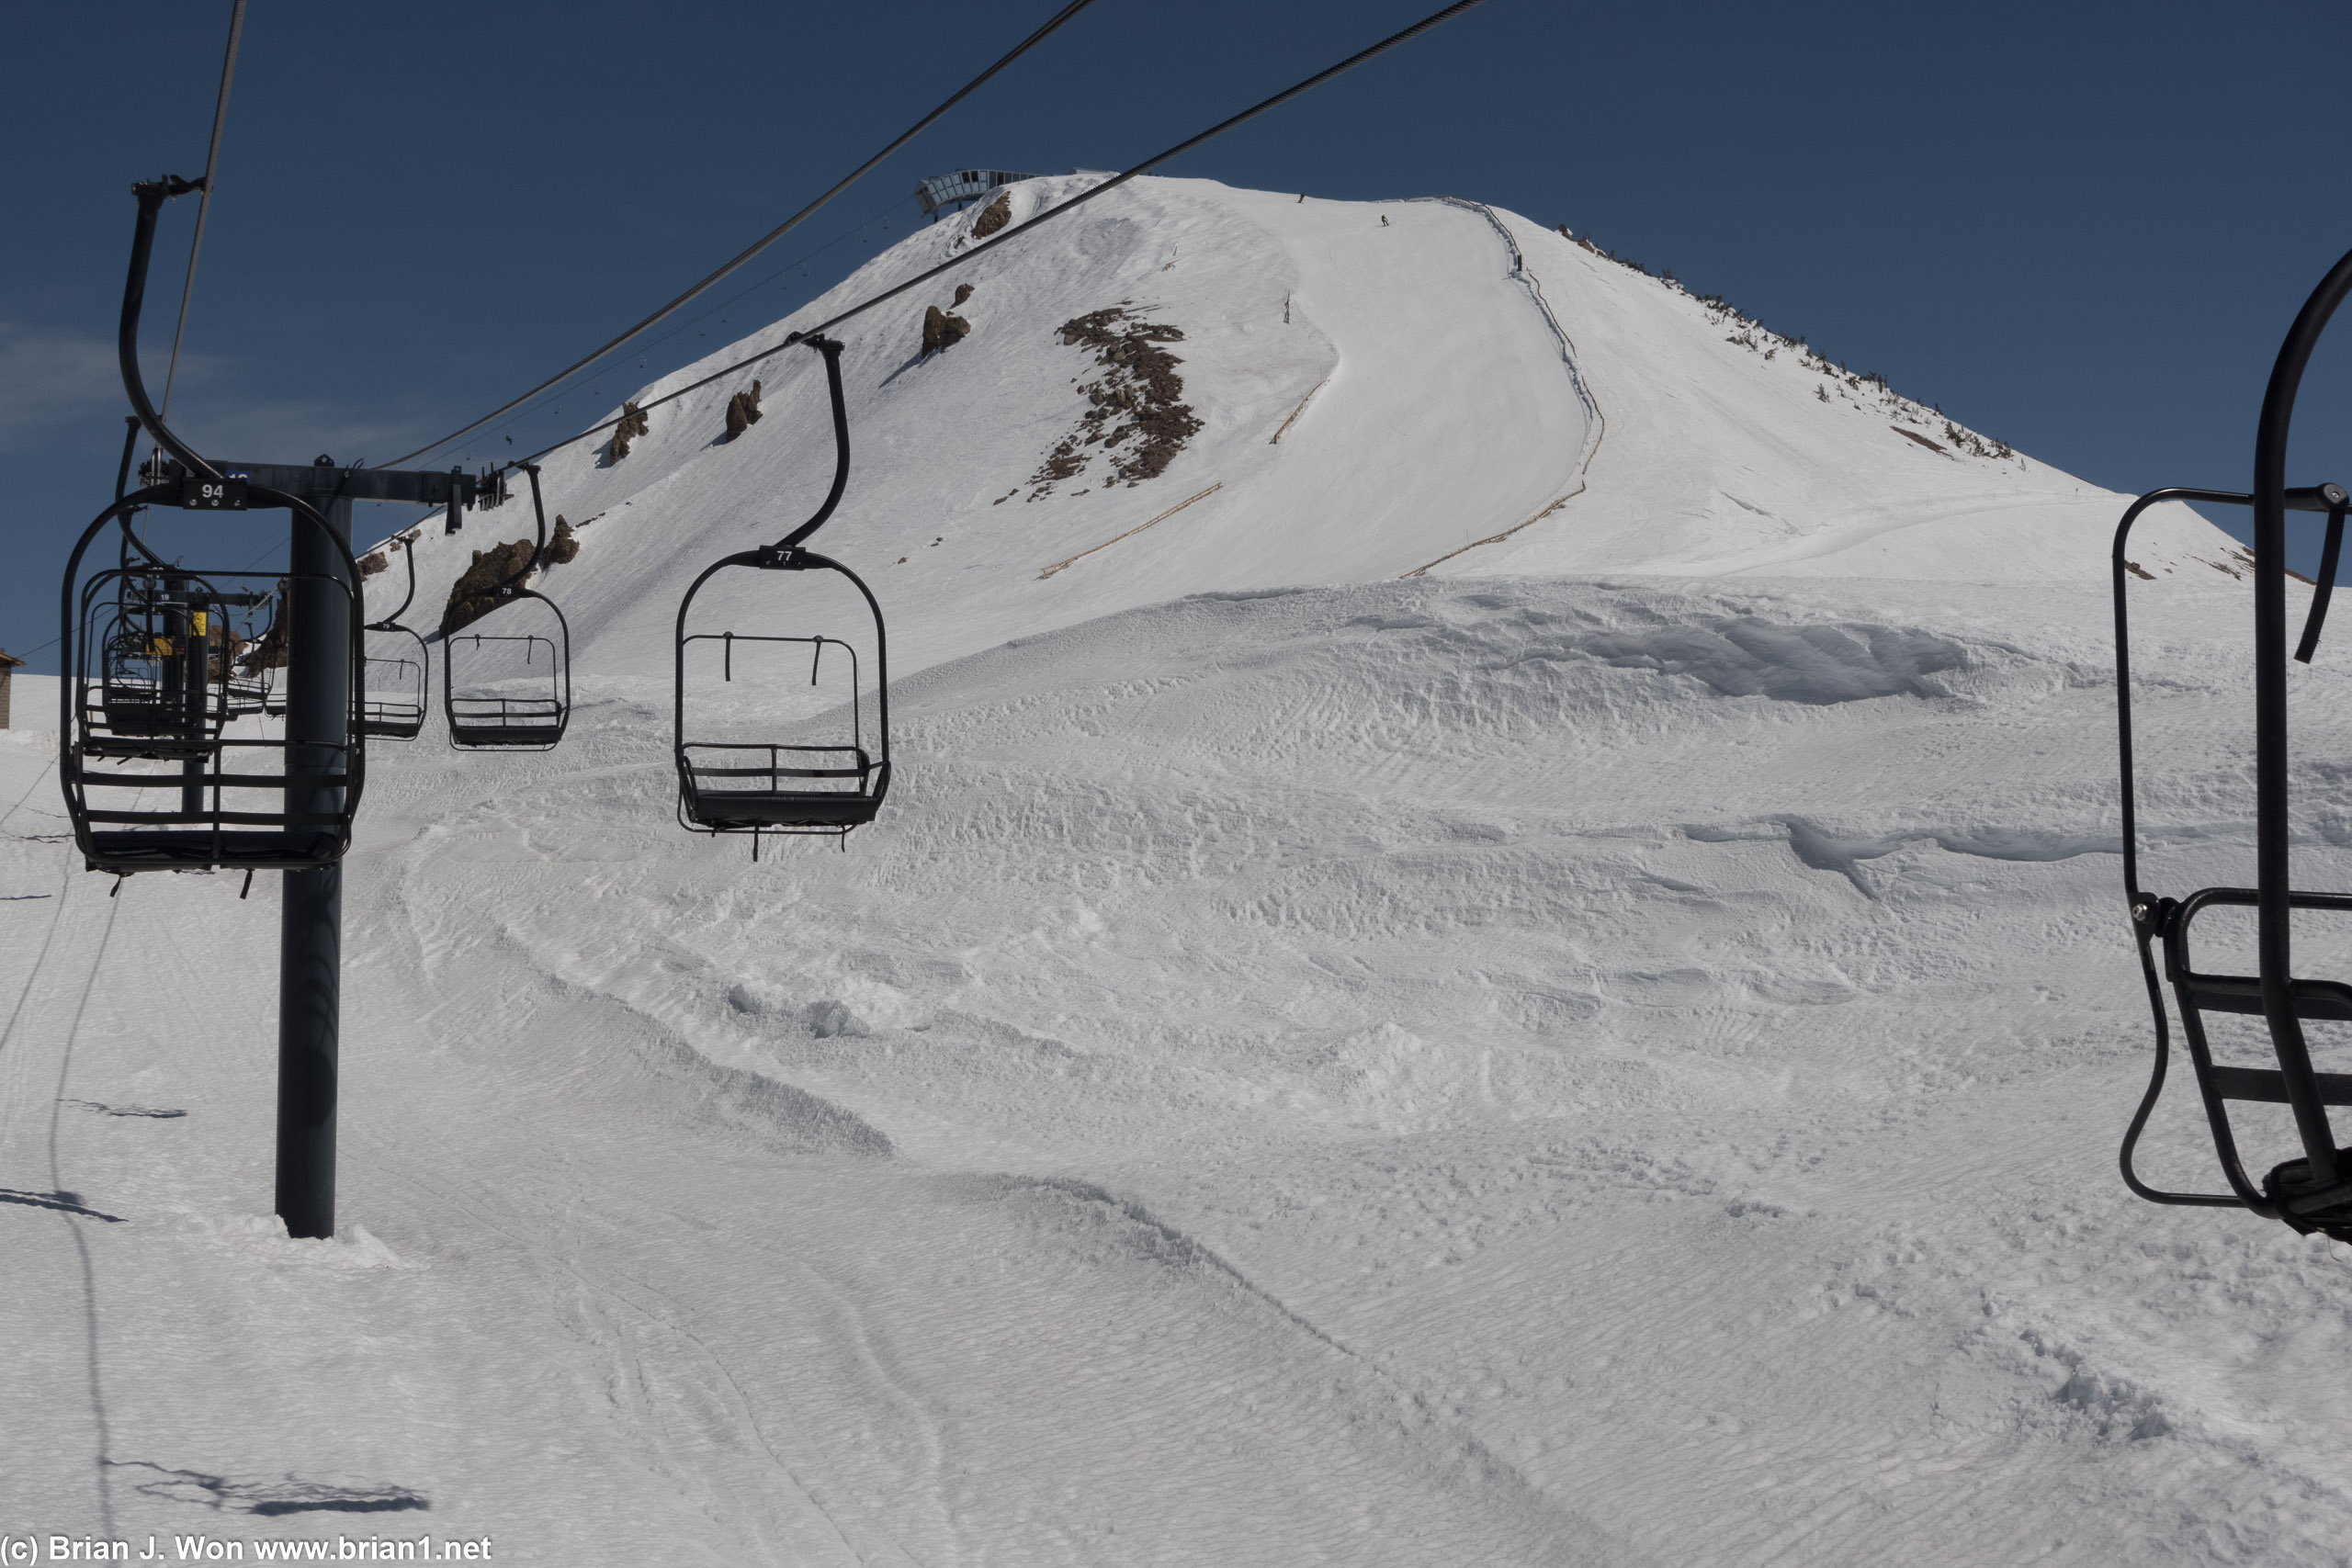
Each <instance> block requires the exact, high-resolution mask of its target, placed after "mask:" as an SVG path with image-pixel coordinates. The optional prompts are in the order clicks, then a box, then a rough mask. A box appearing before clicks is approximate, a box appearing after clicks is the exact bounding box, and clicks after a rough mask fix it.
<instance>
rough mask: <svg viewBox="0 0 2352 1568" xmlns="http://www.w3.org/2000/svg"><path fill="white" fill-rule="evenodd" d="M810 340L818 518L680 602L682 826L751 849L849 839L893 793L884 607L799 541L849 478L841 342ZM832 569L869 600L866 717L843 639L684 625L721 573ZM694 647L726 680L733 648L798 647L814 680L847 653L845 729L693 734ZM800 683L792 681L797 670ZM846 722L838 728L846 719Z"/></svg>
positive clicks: (736, 559) (715, 570)
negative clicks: (820, 378) (825, 480)
mask: <svg viewBox="0 0 2352 1568" xmlns="http://www.w3.org/2000/svg"><path fill="white" fill-rule="evenodd" d="M807 342H808V344H809V347H811V348H813V349H815V350H817V352H818V353H819V354H820V355H823V357H824V361H825V379H826V387H827V390H828V392H829V393H830V395H831V405H832V416H833V443H834V466H833V483H832V488H831V491H829V492H828V493H827V495H826V497H825V501H824V504H823V505H822V506H820V507H819V508H818V510H817V513H816V515H815V516H813V517H811V518H809V521H808V522H806V523H804V524H802V525H800V526H799V527H798V528H797V529H795V530H794V531H793V532H792V533H790V534H788V535H786V536H785V537H784V538H783V539H781V540H779V541H778V542H776V543H775V544H773V545H763V546H761V547H758V548H757V549H751V550H743V551H739V552H738V553H736V554H734V555H730V556H727V557H725V558H721V559H719V560H717V561H714V562H713V563H711V565H709V566H708V567H706V568H705V569H704V570H703V572H702V575H701V576H699V577H697V578H695V581H694V583H693V585H692V586H691V587H689V588H688V589H687V590H686V593H685V597H684V599H683V600H681V601H680V602H679V604H678V625H677V639H676V665H675V684H674V687H673V697H674V702H673V728H672V739H673V751H674V756H675V761H676V765H677V771H678V808H677V810H678V823H679V826H681V827H683V828H684V829H687V830H688V831H689V832H695V833H710V834H719V833H749V834H751V835H752V856H753V858H754V859H756V858H757V857H758V854H759V840H760V838H761V836H762V835H763V834H767V833H781V834H832V835H835V836H837V837H842V838H846V836H847V835H848V834H849V832H850V831H851V830H852V829H855V828H858V827H861V826H863V825H864V824H865V823H868V822H871V821H873V820H874V818H875V814H876V812H877V811H879V810H880V809H881V806H882V800H883V797H884V796H885V795H888V793H889V788H890V735H889V730H890V698H889V685H890V671H889V654H888V638H887V634H886V630H885V627H884V626H883V620H882V607H881V605H880V604H877V603H876V601H875V598H874V592H873V591H872V590H871V589H869V588H868V587H866V585H865V580H864V579H862V578H860V577H859V576H858V575H857V574H856V573H855V572H854V571H852V570H850V569H849V568H848V567H845V566H843V565H842V563H841V562H839V561H837V560H833V559H831V558H829V557H826V556H820V555H818V554H817V553H816V552H814V551H813V550H809V549H804V548H802V542H803V541H805V540H806V539H807V538H808V537H809V536H810V535H812V534H814V533H815V532H816V531H817V530H818V529H819V528H820V527H822V526H823V525H824V524H825V522H826V521H827V520H828V519H829V518H831V516H832V514H833V511H834V508H836V507H838V506H839V505H840V504H841V499H842V491H843V490H845V489H846V488H847V486H848V483H849V418H848V413H847V412H846V409H845V408H844V405H843V402H842V371H841V355H842V345H841V344H838V343H835V342H833V341H831V339H828V338H810V339H809V340H807ZM731 569H745V570H755V571H786V572H806V571H830V572H837V573H839V574H840V575H841V576H842V577H844V578H846V579H848V580H849V582H850V584H851V585H852V586H853V587H854V588H855V589H856V590H857V592H858V593H859V595H860V596H861V597H863V598H864V599H865V606H866V609H867V611H868V612H869V613H870V614H871V615H872V616H873V619H874V652H875V660H874V661H875V671H874V673H875V684H874V687H873V705H874V713H873V715H872V718H871V722H870V723H869V720H868V716H867V713H866V701H867V699H866V696H865V690H866V688H865V680H864V670H863V667H862V665H861V663H860V661H859V660H858V656H857V649H855V647H854V646H853V645H852V644H851V643H850V642H848V641H845V640H844V639H842V638H841V637H833V636H830V635H827V634H825V633H823V632H819V631H814V630H811V631H809V632H805V633H803V632H793V633H788V634H783V635H777V634H771V633H764V632H760V633H747V632H741V631H736V630H734V629H732V628H729V629H726V630H721V631H715V632H712V631H693V632H690V631H689V630H687V626H686V621H687V615H688V613H689V612H690V611H691V610H692V609H693V607H694V602H695V595H696V594H698V593H700V592H702V589H703V586H704V585H705V584H706V583H707V582H709V581H711V579H713V578H714V577H716V576H718V574H719V573H720V572H722V571H727V570H731ZM695 643H716V644H718V649H719V667H720V672H721V679H722V681H725V682H732V681H733V680H734V678H735V660H736V651H737V648H738V646H739V645H748V646H749V647H751V648H752V649H761V648H764V647H768V646H772V645H785V646H790V645H797V646H802V647H806V648H807V649H809V683H810V684H811V685H814V684H816V682H817V678H818V675H819V673H820V669H821V668H822V666H823V664H824V661H825V660H826V659H827V657H828V649H839V650H841V653H836V654H834V655H833V656H832V657H833V658H835V659H836V660H838V659H839V658H840V657H841V654H842V653H845V654H846V655H847V656H848V658H849V661H850V664H849V669H850V687H849V690H850V697H849V701H848V702H847V703H846V704H844V705H843V707H844V709H845V710H846V711H845V712H844V713H840V714H837V715H836V716H835V720H834V722H835V723H836V725H837V727H842V728H840V732H839V733H837V734H835V735H834V736H833V737H831V739H814V740H812V739H809V738H807V737H806V736H798V737H796V738H795V739H773V740H771V739H762V740H722V739H689V737H688V731H687V720H686V689H687V683H688V682H687V673H686V653H687V649H689V648H690V647H691V646H692V645H694V644H695ZM796 679H797V677H796ZM843 721H845V726H844V724H843Z"/></svg>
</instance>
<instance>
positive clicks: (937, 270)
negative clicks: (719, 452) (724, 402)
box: [401, 0, 1485, 469]
mask: <svg viewBox="0 0 2352 1568" xmlns="http://www.w3.org/2000/svg"><path fill="white" fill-rule="evenodd" d="M1483 4H1485V0H1455V3H1454V4H1453V5H1451V6H1447V7H1446V8H1445V9H1443V10H1442V11H1439V12H1436V13H1434V14H1432V15H1430V16H1427V17H1422V18H1421V19H1420V20H1419V21H1418V22H1415V23H1414V24H1413V25H1412V26H1411V27H1409V28H1405V29H1404V30H1403V31H1402V32H1397V33H1392V34H1390V35H1389V36H1388V37H1387V38H1385V39H1381V40H1380V41H1379V42H1378V43H1375V44H1374V45H1373V46H1372V47H1371V48H1369V49H1365V50H1363V51H1359V52H1357V53H1355V54H1351V55H1350V56H1348V58H1347V59H1345V60H1342V61H1340V62H1339V63H1338V64H1337V65H1334V66H1331V67H1329V69H1327V70H1323V71H1318V72H1317V73H1315V74H1314V75H1312V76H1309V77H1308V78H1306V80H1305V81H1303V82H1300V83H1298V84H1296V85H1294V86H1290V87H1285V88H1283V90H1282V91H1281V92H1279V93H1276V94H1275V95H1274V96H1272V97H1271V98H1268V99H1266V100H1265V101H1264V102H1262V103H1259V104H1256V105H1253V106H1251V107H1249V108H1246V109H1244V110H1242V111H1241V112H1240V113H1239V114H1238V115H1235V116H1234V117H1233V118H1230V119H1226V120H1221V121H1219V122H1218V123H1217V124H1216V125H1213V126H1211V127H1210V128H1209V129H1208V130H1204V131H1202V132H1201V133H1200V134H1199V135H1197V136H1193V137H1190V138H1187V139H1186V140H1184V141H1180V142H1178V143H1177V144H1176V145H1175V146H1173V147H1170V148H1169V149H1168V150H1167V151H1166V152H1160V153H1158V154H1155V155H1154V156H1152V157H1149V158H1147V159H1145V160H1144V161H1143V162H1142V163H1140V164H1136V166H1135V167H1134V168H1132V169H1128V170H1126V171H1125V172H1124V173H1122V174H1117V175H1112V176H1111V177H1110V178H1109V179H1107V180H1104V181H1103V183H1102V184H1101V185H1098V186H1090V187H1089V188H1087V189H1086V190H1083V191H1080V193H1079V194H1078V195H1076V196H1074V197H1070V198H1069V200H1067V201H1064V202H1059V203H1057V204H1056V205H1054V206H1052V207H1049V208H1047V209H1046V210H1045V211H1043V212H1040V213H1038V214H1037V215H1036V216H1035V217H1034V218H1032V219H1030V220H1027V221H1026V222H1023V223H1021V224H1017V225H1015V226H1014V227H1012V228H1010V229H1007V230H1005V231H1003V232H1002V233H1001V234H998V235H996V236H995V237H993V238H992V239H989V240H984V241H982V242H981V243H978V244H977V245H975V246H973V247H972V248H971V249H970V250H968V251H965V252H963V253H962V254H959V255H955V256H951V257H949V258H948V259H947V260H946V261H944V262H942V263H940V264H939V265H937V266H934V267H932V268H931V269H929V270H928V271H926V272H922V273H918V274H917V275H916V276H913V277H910V278H909V279H907V280H906V281H905V282H904V283H900V284H898V285H896V286H895V287H893V288H886V289H884V290H883V291H882V292H881V293H879V294H876V295H875V296H873V297H872V298H871V299H865V300H863V301H861V302H860V303H858V304H855V305H853V306H851V307H850V308H849V309H848V310H843V311H842V312H841V313H839V314H838V315H834V316H830V317H828V318H826V319H825V320H824V321H820V322H819V323H818V324H817V325H815V326H813V327H805V328H803V329H801V330H800V331H798V332H796V333H793V334H792V335H791V336H789V337H787V338H786V339H785V340H784V341H783V342H782V343H780V344H776V345H775V347H774V348H765V349H762V350H761V351H760V352H759V353H757V354H754V355H749V356H748V357H745V358H742V359H739V360H737V361H735V362H734V363H733V364H732V365H729V366H727V367H723V368H721V369H718V370H715V371H713V372H711V373H710V374H709V375H707V376H705V377H704V378H702V379H701V380H699V381H695V382H691V383H689V384H688V385H686V386H684V387H681V388H679V389H677V390H676V391H674V392H665V393H663V394H662V396H661V397H658V398H655V399H653V400H650V401H648V402H643V403H639V404H638V405H637V406H638V408H639V410H640V411H650V410H653V409H657V408H660V407H661V406H662V404H663V403H666V402H672V401H674V400H677V399H679V398H683V397H684V396H685V395H686V394H687V393H688V392H693V391H698V390H700V389H703V388H705V387H707V386H709V385H710V384H711V383H712V382H714V381H718V380H722V379H724V378H727V377H729V376H732V375H733V374H735V373H736V372H737V371H739V370H742V369H745V368H748V367H751V366H753V365H757V364H759V363H760V362H761V361H762V360H763V359H773V358H775V356H776V355H779V354H782V353H783V352H784V351H785V350H786V349H787V348H791V347H794V346H796V345H797V344H800V343H803V342H805V341H806V340H808V339H809V338H813V337H816V336H819V335H820V334H821V333H825V332H827V331H830V330H831V328H834V327H837V326H839V325H841V323H842V322H843V321H849V320H851V319H852V318H854V317H856V316H861V315H864V314H865V312H866V311H868V310H872V309H874V307H875V306H876V305H880V304H883V303H885V302H886V301H888V300H891V299H897V298H898V297H899V295H901V294H904V293H906V292H907V291H908V290H909V289H911V288H918V287H920V286H922V284H925V283H928V282H930V281H931V280H932V279H933V278H935V277H937V276H940V274H942V273H944V272H948V271H951V270H953V269H954V268H956V267H959V266H961V265H964V264H965V263H966V262H967V261H970V260H971V259H972V258H973V257H975V256H978V255H980V254H984V253H986V252H989V251H992V250H994V249H995V248H996V247H997V246H999V245H1001V244H1003V243H1006V242H1007V241H1009V240H1013V239H1017V238H1019V237H1020V236H1022V235H1023V234H1026V233H1028V232H1029V231H1031V230H1032V229H1035V228H1036V227H1037V226H1038V225H1039V224H1041V223H1044V222H1046V221H1048V220H1051V219H1055V218H1058V217H1060V216H1061V215H1062V214H1063V213H1065V212H1069V211H1070V210H1071V209H1075V208H1079V207H1082V206H1084V205H1085V204H1086V203H1088V202H1090V201H1092V200H1093V199H1094V198H1095V197H1098V196H1103V195H1105V194H1107V193H1108V192H1110V191H1113V190H1115V189H1117V188H1118V187H1119V186H1123V185H1125V184H1126V183H1127V182H1128V181H1129V180H1131V179H1134V178H1135V177H1136V175H1142V174H1147V173H1148V172H1149V171H1151V170H1152V169H1155V168H1157V167H1159V165H1160V164H1165V163H1167V162H1168V161H1169V160H1170V159H1171V158H1175V157H1179V156H1181V155H1182V154H1183V153H1186V152H1191V151H1192V150H1193V148H1195V147H1198V146H1200V145H1201V144H1202V143H1203V142H1204V141H1211V140H1213V139H1215V138H1216V137H1219V136H1222V135H1224V134H1225V133H1226V132H1227V131H1228V130H1232V129H1233V128H1234V127H1236V126H1238V125H1241V124H1243V123H1245V122H1247V121H1249V120H1252V119H1255V118H1258V117H1259V116H1260V115H1261V114H1264V113H1265V112H1266V111H1267V110H1269V109H1272V108H1275V107H1279V106H1281V105H1283V104H1286V103H1288V102H1289V101H1290V100H1291V99H1293V98H1295V97H1297V96H1299V95H1300V94H1302V93H1306V92H1311V91H1313V90H1314V89H1315V88H1317V87H1319V86H1321V85H1323V84H1324V83H1326V82H1329V80H1331V79H1332V78H1333V77H1334V76H1339V75H1341V74H1343V73H1347V72H1349V71H1352V70H1354V69H1355V68H1356V67H1357V66H1359V65H1361V64H1363V62H1365V61H1367V60H1370V59H1372V58H1373V57H1374V56H1375V55H1380V54H1385V53H1386V52H1387V51H1390V50H1392V49H1395V48H1396V47H1397V45H1399V44H1401V43H1404V42H1407V41H1408V40H1409V39H1414V38H1417V37H1419V35H1420V34H1422V33H1425V32H1427V31H1429V30H1430V28H1434V27H1437V26H1439V25H1441V24H1442V23H1445V22H1448V21H1451V20H1453V18H1454V17H1457V16H1460V15H1461V14H1462V13H1463V12H1464V11H1467V10H1469V9H1471V8H1472V7H1473V6H1480V5H1483ZM509 406H510V407H511V406H513V405H511V404H510V405H509ZM500 412H504V411H503V410H502V411H500ZM618 423H620V421H619V419H617V418H615V419H608V420H606V421H605V422H604V423H602V424H594V425H591V426H589V427H588V428H587V429H585V430H583V431H582V432H580V433H579V434H576V435H567V436H565V437H564V438H563V439H562V440H560V441H558V442H556V443H554V444H553V445H552V446H542V447H540V448H539V449H538V450H537V451H536V452H534V453H532V454H531V455H530V456H529V457H518V458H515V459H513V460H511V461H509V462H506V463H503V464H502V465H500V467H501V468H502V469H511V468H515V467H517V466H518V465H520V464H524V463H536V462H538V461H539V460H540V459H542V458H544V457H547V456H548V454H549V453H551V452H560V451H561V450H562V449H563V448H564V447H566V446H571V445H573V444H574V443H576V442H581V441H585V440H587V439H588V438H589V437H590V436H592V435H597V434H603V433H604V432H605V431H607V430H610V429H612V428H613V426H615V425H616V424H618ZM472 428H474V427H473V426H472V425H469V426H467V429H469V430H470V429H472ZM460 434H463V433H462V432H460ZM437 445H439V443H437V442H436V443H435V446H437ZM422 450H426V451H429V450H431V448H430V447H426V448H422ZM412 456H413V454H412ZM401 460H402V461H406V459H405V458H403V459H401Z"/></svg>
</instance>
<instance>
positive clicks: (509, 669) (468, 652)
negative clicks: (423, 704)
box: [441, 464, 571, 751]
mask: <svg viewBox="0 0 2352 1568" xmlns="http://www.w3.org/2000/svg"><path fill="white" fill-rule="evenodd" d="M523 470H524V472H525V473H526V474H528V475H529V476H530V479H531V510H532V513H533V514H534V517H535V519H536V522H537V527H538V541H537V546H536V547H535V548H534V549H533V550H532V552H531V556H530V558H529V559H528V560H526V561H525V562H524V563H523V565H522V566H521V567H520V568H519V569H518V570H515V572H513V573H512V574H510V575H509V576H508V577H507V578H506V580H505V581H503V582H499V583H496V584H493V585H492V587H491V589H490V592H489V594H488V597H490V598H492V599H493V600H494V601H496V603H495V604H493V605H492V608H490V609H489V610H488V611H486V612H484V613H483V614H482V615H481V616H479V617H478V618H476V619H474V620H472V621H469V622H468V623H467V624H466V626H464V627H463V628H462V629H460V628H456V627H453V628H451V629H450V630H448V631H447V632H444V633H443V634H442V638H441V643H442V648H441V681H442V685H441V701H442V706H443V708H444V709H445V710H446V711H447V715H448V719H449V743H450V744H451V745H452V746H457V747H459V748H462V749H464V750H490V751H545V750H550V749H551V748H553V747H554V746H555V744H556V743H557V742H558V741H560V740H561V739H563V732H564V729H565V728H566V727H567V726H568V725H569V724H570V723H571V629H570V627H569V626H567V625H566V624H565V621H564V618H563V612H562V611H561V610H560V609H558V608H557V607H556V604H555V602H554V601H553V600H551V599H549V598H548V597H547V596H546V595H545V594H543V593H538V592H534V591H533V590H531V589H529V588H527V587H526V586H524V584H525V583H526V581H528V580H529V578H530V576H531V574H532V573H533V572H534V571H537V570H538V569H539V568H540V567H541V566H543V565H545V564H546V561H547V553H548V518H547V508H546V506H545V504H544V503H543V502H542V501H541V499H540V496H539V470H538V469H537V468H536V467H533V466H532V465H529V464H525V465H524V466H523Z"/></svg>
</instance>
